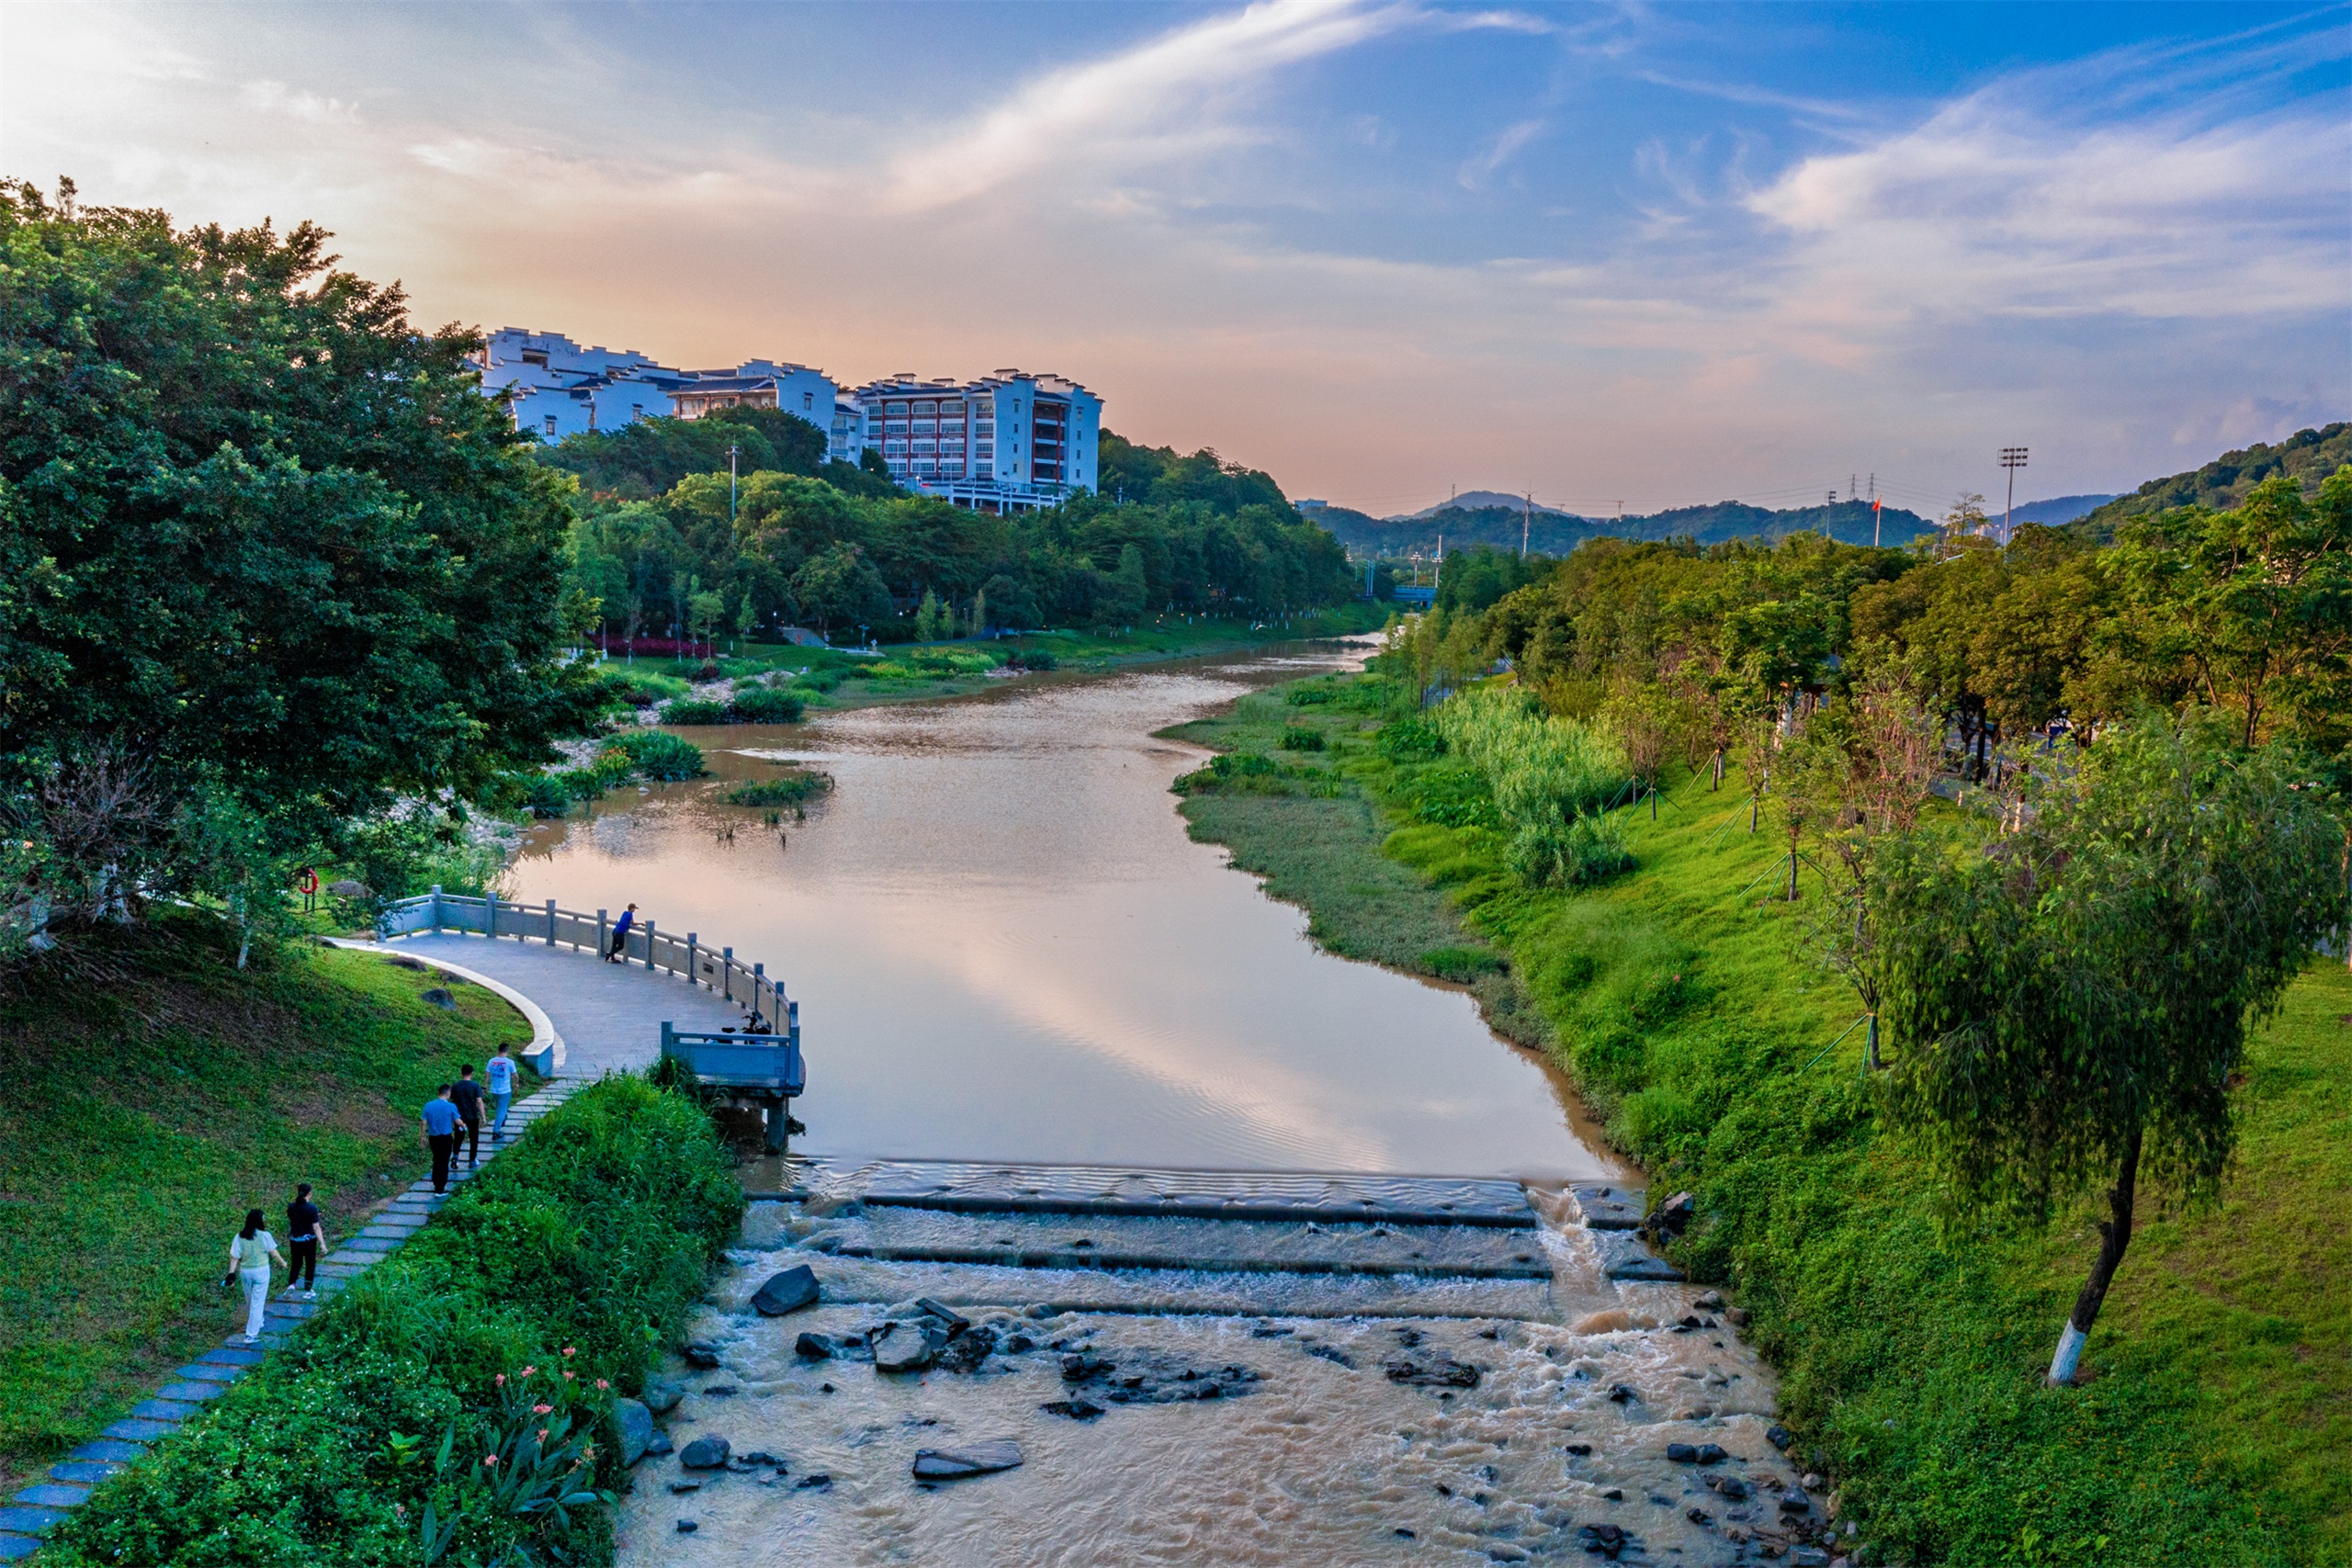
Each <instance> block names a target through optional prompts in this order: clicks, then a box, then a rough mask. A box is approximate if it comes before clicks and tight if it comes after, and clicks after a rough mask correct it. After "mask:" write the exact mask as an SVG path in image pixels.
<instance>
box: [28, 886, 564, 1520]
mask: <svg viewBox="0 0 2352 1568" xmlns="http://www.w3.org/2000/svg"><path fill="white" fill-rule="evenodd" d="M136 940H137V946H136V948H135V950H134V949H130V948H118V949H109V948H106V947H103V946H99V945H96V939H93V942H92V944H91V945H90V946H89V947H87V948H86V949H85V951H84V952H82V953H81V954H80V955H79V965H80V967H79V969H78V970H77V972H75V973H73V974H67V973H63V972H62V971H54V970H44V969H42V968H40V967H39V966H35V967H33V968H30V969H28V970H26V971H23V972H21V973H20V974H19V975H17V976H15V977H13V979H12V985H13V987H14V988H13V989H12V990H11V991H10V992H9V993H8V994H7V995H6V998H0V1217H5V1221H6V1223H5V1224H0V1280H5V1281H6V1283H5V1285H0V1302H5V1303H6V1310H5V1311H0V1485H5V1487H6V1491H8V1492H14V1491H15V1490H16V1489H17V1486H18V1485H20V1484H22V1483H25V1482H27V1481H28V1480H30V1479H33V1478H34V1477H35V1476H36V1475H37V1474H38V1472H40V1470H41V1469H42V1467H44V1466H46V1465H47V1464H49V1463H51V1461H55V1460H56V1459H58V1458H59V1457H60V1456H62V1454H63V1453H64V1452H65V1451H66V1450H69V1449H71V1448H73V1447H74V1445H76V1444H77V1443H81V1442H84V1441H85V1440H87V1439H88V1438H91V1437H93V1436H95V1435H96V1432H97V1431H98V1429H99V1428H100V1427H104V1426H106V1425H107V1423H109V1422H111V1421H113V1420H116V1419H118V1418H119V1417H120V1416H123V1415H124V1414H125V1413H126V1412H127V1411H128V1410H129V1408H130V1405H131V1404H134V1403H136V1402H137V1401H139V1400H141V1399H143V1398H145V1397H147V1395H148V1393H149V1392H150V1391H151V1390H152V1389H153V1386H154V1385H155V1383H156V1382H157V1381H158V1380H159V1379H160V1378H161V1377H162V1376H163V1374H164V1373H165V1372H167V1371H169V1370H170V1369H171V1368H172V1367H174V1366H175V1365H176V1364H178V1363H181V1362H184V1361H188V1360H192V1359H195V1357H196V1356H197V1355H198V1353H199V1352H201V1351H203V1350H205V1349H207V1348H210V1347H211V1346H214V1345H217V1344H218V1343H219V1342H220V1337H221V1336H222V1335H223V1334H225V1333H228V1332H229V1331H230V1330H231V1328H232V1327H233V1326H236V1325H235V1324H233V1323H232V1306H231V1303H230V1302H229V1299H228V1298H227V1297H226V1296H224V1295H223V1294H222V1293H221V1292H220V1290H219V1289H218V1285H219V1282H220V1270H221V1268H222V1266H223V1259H224V1258H225V1257H226V1255H227V1248H228V1240H229V1237H230V1236H231V1235H233V1234H234V1232H235V1230H236V1227H237V1224H238V1223H239V1221H240V1220H242V1219H243V1215H244V1212H245V1210H246V1209H248V1208H251V1207H254V1206H259V1207H260V1208H262V1210H263V1211H264V1213H266V1214H267V1215H269V1216H270V1219H271V1222H272V1225H273V1228H274V1229H277V1230H278V1231H281V1232H282V1231H283V1229H284V1224H283V1221H284V1211H285V1205H286V1203H287V1201H288V1200H289V1199H290V1198H291V1197H292V1195H293V1190H294V1183H295V1182H297V1181H309V1182H311V1183H313V1184H314V1185H315V1186H316V1187H317V1188H318V1196H319V1201H320V1205H321V1207H322V1209H323V1210H324V1211H325V1219H326V1226H327V1234H328V1235H329V1237H330V1238H331V1239H334V1238H340V1237H342V1236H345V1235H348V1234H349V1233H350V1231H351V1229H352V1228H353V1226H354V1224H356V1220H357V1218H358V1216H360V1215H361V1214H363V1213H367V1212H368V1210H370V1209H372V1208H373V1207H374V1206H376V1205H377V1204H379V1203H380V1202H382V1201H385V1200H387V1199H389V1198H390V1197H391V1196H392V1194H394V1193H396V1192H398V1191H400V1190H401V1189H402V1188H403V1187H405V1186H407V1184H408V1183H409V1182H410V1181H412V1180H413V1179H415V1178H416V1177H417V1175H418V1174H420V1172H421V1171H422V1170H423V1168H424V1163H425V1162H424V1150H423V1147H422V1145H421V1144H420V1142H419V1139H418V1136H417V1130H416V1127H417V1123H416V1113H417V1108H418V1107H419V1106H421V1105H422V1104H423V1103H424V1101H425V1100H428V1099H430V1098H432V1095H433V1092H434V1087H435V1085H436V1084H438V1083H440V1082H442V1081H443V1080H445V1079H447V1078H450V1077H455V1076H456V1069H457V1066H458V1063H460V1062H472V1063H475V1064H477V1065H479V1064H481V1062H483V1061H485V1060H486V1059H487V1058H488V1057H489V1055H491V1053H492V1051H493V1050H494V1049H495V1048H496V1046H497V1044H498V1043H499V1042H501V1041H505V1042H506V1043H509V1044H512V1045H515V1046H516V1047H518V1048H519V1047H520V1046H521V1045H522V1044H523V1043H526V1042H527V1040H528V1039H529V1036H530V1031H529V1029H528V1027H527V1026H526V1025H525V1024H524V1023H523V1021H522V1020H521V1018H520V1017H519V1016H518V1015H517V1014H516V1013H515V1010H513V1009H511V1008H509V1007H508V1006H507V1005H506V1004H505V1003H504V1002H503V1001H501V1000H499V999H498V998H495V997H493V996H492V995H490V994H489V993H488V992H487V991H485V990H483V989H482V988H481V987H479V986H469V985H466V984H463V983H458V984H451V983H450V982H448V981H447V980H445V979H443V978H441V977H440V976H438V975H436V974H435V972H434V971H432V970H431V969H429V968H418V969H404V968H400V967H396V966H394V965H392V964H386V963H385V962H383V960H381V959H380V958H378V957H375V956H372V955H368V954H362V953H337V952H333V951H329V950H324V949H320V948H314V947H311V946H308V945H292V944H288V945H286V946H282V947H262V948H258V949H256V950H255V954H254V961H253V964H252V966H251V967H249V968H247V969H246V970H244V971H243V972H242V973H241V972H239V971H237V970H236V969H235V968H233V967H232V964H231V962H230V961H231V959H232V957H233V953H234V943H233V940H232V936H231V934H230V933H229V932H228V931H227V929H226V928H225V927H222V926H220V925H219V924H218V923H217V922H215V921H212V920H210V919H204V918H200V917H187V918H184V919H173V920H167V921H165V922H164V924H163V926H162V927H161V928H160V930H159V931H157V932H156V933H154V935H153V937H152V938H141V939H136ZM94 975H96V976H102V978H99V979H96V980H95V981H94V979H93V976H94ZM436 988H437V989H440V990H443V991H444V992H445V993H446V995H447V998H448V1005H447V1006H446V1007H443V1006H436V1005H435V1004H434V1003H432V1002H430V1001H427V1000H426V999H425V996H426V993H427V992H429V991H433V990H435V989H436ZM523 1077H525V1078H526V1080H527V1081H533V1082H535V1081H536V1080H535V1079H532V1078H531V1077H530V1075H529V1074H527V1073H526V1074H524V1075H523Z"/></svg>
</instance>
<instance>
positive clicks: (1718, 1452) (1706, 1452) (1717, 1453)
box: [1696, 1443, 1731, 1464]
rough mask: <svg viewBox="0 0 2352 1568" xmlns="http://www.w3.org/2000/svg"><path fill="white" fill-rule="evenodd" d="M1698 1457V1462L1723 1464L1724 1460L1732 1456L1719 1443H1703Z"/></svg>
mask: <svg viewBox="0 0 2352 1568" xmlns="http://www.w3.org/2000/svg"><path fill="white" fill-rule="evenodd" d="M1696 1458H1697V1460H1698V1462H1699V1463H1701V1464H1721V1463H1723V1461H1725V1460H1727V1459H1729V1458H1731V1455H1729V1454H1727V1453H1725V1452H1724V1450H1723V1449H1722V1447H1721V1446H1720V1445H1718V1444H1715V1443H1701V1444H1700V1445H1699V1452H1698V1454H1697V1456H1696Z"/></svg>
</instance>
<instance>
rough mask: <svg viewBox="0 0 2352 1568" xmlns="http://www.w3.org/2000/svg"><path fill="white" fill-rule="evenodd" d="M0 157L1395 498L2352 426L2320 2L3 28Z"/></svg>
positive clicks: (427, 275) (363, 260) (1886, 485)
mask: <svg viewBox="0 0 2352 1568" xmlns="http://www.w3.org/2000/svg"><path fill="white" fill-rule="evenodd" d="M0 173H5V174H6V175H7V176H8V177H10V178H16V179H30V180H33V181H35V182H36V183H38V184H40V185H42V186H51V185H52V184H53V183H54V181H55V179H56V178H57V176H59V175H70V176H72V177H73V178H74V181H75V182H76V183H77V185H78V186H79V187H80V191H81V197H82V199H83V200H84V201H85V203H102V204H110V205H124V206H139V207H161V208H164V209H167V210H168V211H170V212H171V213H172V214H173V215H174V216H175V218H176V219H178V220H182V221H184V222H191V223H193V222H198V221H204V222H209V221H220V222H222V223H228V224H244V223H251V222H256V221H259V220H262V219H263V218H265V217H266V218H269V219H272V220H276V221H277V223H278V224H280V225H281V226H283V225H286V224H288V223H291V222H293V221H296V220H304V219H308V220H315V221H317V222H319V223H321V224H322V225H323V226H325V227H327V228H329V229H331V230H333V231H334V233H335V236H336V242H335V248H336V249H337V250H338V251H339V252H340V254H342V255H343V257H344V258H345V265H346V266H348V267H350V268H351V269H353V270H355V271H356V272H358V273H360V274H361V275H362V276H368V277H371V278H375V279H378V280H389V279H394V278H397V279H399V280H401V282H402V283H403V284H404V285H405V287H406V288H407V290H408V293H409V295H410V298H411V300H412V304H413V312H414V315H415V317H416V319H417V320H418V321H420V322H421V323H423V324H425V325H436V326H437V325H439V324H441V323H443V322H446V321H459V322H464V323H468V324H470V325H475V326H481V327H485V328H495V327H500V326H509V325H512V326H524V327H531V328H535V329H537V330H541V331H557V332H563V333H569V334H571V336H573V337H575V338H577V339H580V340H582V342H586V343H596V344H607V345H611V346H615V347H630V348H636V349H639V350H642V351H643V352H645V353H648V354H650V355H653V356H654V357H655V358H657V359H659V360H661V361H662V362H664V363H667V364H672V365H679V366H685V367H711V366H718V365H732V364H735V363H738V362H740V361H741V360H743V359H746V358H751V357H753V356H765V357H770V358H776V359H788V360H796V361H798V362H801V363H804V364H809V365H814V366H818V367H821V368H823V369H825V370H826V371H827V372H829V373H830V374H831V375H832V376H833V377H834V378H836V379H837V380H839V381H841V382H842V383H843V384H845V385H854V384H855V383H857V382H860V381H864V380H867V379H871V378H877V377H880V376H884V375H888V374H891V373H895V372H899V371H916V372H919V373H922V374H925V375H949V376H957V377H966V376H975V375H983V374H987V373H989V372H990V371H993V370H995V369H997V368H999V367H1011V366H1019V367H1023V368H1026V369H1029V370H1033V371H1053V372H1057V373H1059V374H1061V375H1065V376H1068V377H1070V378H1074V379H1076V380H1079V381H1081V382H1083V383H1084V384H1085V385H1086V386H1087V387H1089V388H1090V389H1092V390H1093V391H1095V392H1096V393H1098V394H1099V395H1100V396H1102V397H1103V399H1104V400H1105V403H1106V408H1105V412H1104V423H1105V424H1106V425H1107V426H1108V427H1109V428H1111V429H1113V430H1115V431H1117V432H1119V433H1120V434H1123V435H1126V436H1128V437H1129V438H1131V439H1135V440H1139V441H1145V442H1148V443H1150V444H1152V445H1166V446H1176V447H1178V448H1180V449H1182V450H1188V451H1189V450H1192V449H1194V448H1197V447H1202V446H1209V447H1214V448H1215V449H1216V450H1217V451H1218V452H1219V453H1221V454H1223V455H1224V456H1225V457H1227V458H1228V459H1231V460H1235V461H1238V462H1243V463H1247V464H1249V465H1250V466H1251V467H1255V468H1264V469H1267V470H1268V471H1270V472H1272V474H1273V475H1274V476H1275V477H1276V478H1277V479H1279V480H1280V481H1281V482H1282V483H1283V488H1284V489H1285V490H1286V491H1289V492H1290V493H1291V494H1292V495H1294V496H1312V497H1317V498H1321V499H1327V500H1330V501H1333V502H1338V503H1340V504H1345V505H1350V506H1354V507H1358V508H1360V509H1362V510H1364V511H1368V512H1372V513H1376V514H1383V515H1385V514H1391V513H1399V512H1406V511H1411V510H1414V509H1417V508H1419V507H1422V506H1425V505H1428V504H1430V503H1431V502H1435V501H1440V500H1442V499H1443V498H1444V497H1445V496H1446V495H1447V494H1448V493H1449V492H1450V491H1451V489H1452V488H1453V487H1457V486H1458V487H1459V488H1460V489H1463V490H1471V489H1494V490H1502V491H1511V492H1514V493H1518V492H1524V491H1532V493H1533V494H1534V496H1535V498H1536V499H1537V501H1538V502H1548V503H1550V504H1554V505H1558V506H1563V507H1566V508H1569V509H1572V510H1577V511H1582V512H1587V513H1597V514H1605V513H1608V512H1609V511H1610V510H1611V508H1613V507H1616V506H1619V505H1621V504H1622V505H1623V509H1624V510H1625V511H1627V512H1648V511H1654V510H1657V509H1658V508H1661V507H1665V506H1672V505H1686V504H1695V503H1701V502H1712V501H1719V500H1726V499H1740V500H1746V501H1749V502H1757V503H1759V504H1764V505H1774V506H1793V505H1799V504H1804V503H1808V502H1818V501H1819V500H1820V499H1821V498H1822V496H1823V495H1824V494H1825V493H1826V491H1828V490H1830V489H1831V488H1833V487H1834V488H1835V489H1837V490H1838V491H1839V492H1840V493H1841V494H1842V493H1843V492H1844V491H1846V490H1847V488H1848V486H1849V480H1858V481H1859V482H1860V485H1861V486H1862V488H1863V489H1864V490H1865V491H1867V489H1868V487H1869V486H1870V484H1871V481H1872V479H1873V477H1874V478H1875V483H1876V486H1877V489H1878V491H1880V492H1882V493H1884V494H1886V495H1887V496H1888V497H1889V498H1890V500H1892V501H1894V502H1899V503H1902V504H1905V505H1909V506H1913V507H1915V508H1916V509H1917V510H1920V511H1923V512H1930V513H1933V512H1939V511H1940V510H1941V509H1942V508H1943V507H1944V506H1946V505H1948V504H1949V503H1950V502H1951V499H1952V497H1953V496H1954V495H1955V494H1956V493H1957V492H1959V491H1981V492H1984V493H1986V494H1988V495H1991V496H1992V497H1993V498H1994V500H1995V502H1996V503H1997V502H1999V500H2000V499H2001V497H2002V494H2003V492H2002V489H2001V485H2002V479H2003V475H2002V473H2001V471H2000V469H1999V468H1997V466H1996V454H1997V452H1998V450H1999V448H2001V447H2003V446H2027V447H2028V448H2029V449H2030V466H2029V468H2027V469H2026V470H2025V472H2024V473H2023V474H2022V475H2020V476H2019V483H2018V500H2019V501H2025V500H2029V499H2036V498H2041V497H2045V496H2052V495H2062V494H2072V493H2076V492H2081V491H2121V490H2128V489H2130V488H2131V487H2132V486H2134V485H2136V484H2138V483H2139V482H2140V481H2142V480H2143V479H2149V478H2153V477H2154V476H2156V475H2159V474H2165V473H2170V472H2175V471H2177V470H2179V469H2182V468H2193V467H2195V466H2196V465H2198V464H2199V463H2201V462H2204V461H2207V460H2209V459H2211V457H2214V456H2216V455H2218V454H2219V453H2220V452H2222V450H2224V449H2225V448H2229V447H2233V446H2244V445H2245V444H2247V443H2249V442H2253V441H2265V440H2274V439H2277V438H2278V437H2279V436H2282V435H2285V434H2291V433H2292V432H2293V431H2295V430H2297V429H2301V428H2302V427H2304V426H2307V425H2312V424H2317V423H2325V422H2327V421H2330V420H2336V419H2344V418H2347V417H2352V9H2347V8H2346V7H2345V6H2334V7H2313V6H2263V5H2251V4H2240V5H2222V6H2190V5H2182V6H2169V5H2158V4H2122V3H2109V4H2097V5H2083V6H2074V5H2064V4H2048V3H2042V4H2031V5H1997V6H1973V5H1961V4H1936V5H1927V4H1921V5H1908V6H1810V5H1793V4H1788V5H1784V4H1760V3H1759V4H1745V5H1731V6H1720V5H1648V4H1634V5H1609V6H1523V5H1515V4H1511V3H1510V0H1467V3H1465V4H1460V5H1448V4H1438V3H1433V0H1261V3H1259V4H1255V5H1248V6H1233V5H1226V4H1208V5H1195V6H1159V5H1142V4H1135V5H1113V4H1078V3H1068V0H1065V3H1057V4H1023V5H1016V4H980V3H972V4H959V5H912V4H888V3H880V0H876V3H869V4H863V5H855V6H833V5H813V4H804V5H760V4H734V5H722V6H689V5H634V6H632V5H619V4H597V5H575V6H536V5H516V6H493V5H480V4H448V3H443V4H431V5H371V4H348V3H346V4H331V5H306V6H229V5H210V4H179V5H173V6H109V5H102V4H74V5H46V4H39V3H28V0H7V3H6V4H0Z"/></svg>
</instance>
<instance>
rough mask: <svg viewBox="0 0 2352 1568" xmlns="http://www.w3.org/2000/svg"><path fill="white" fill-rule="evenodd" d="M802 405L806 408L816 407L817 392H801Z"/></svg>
mask: <svg viewBox="0 0 2352 1568" xmlns="http://www.w3.org/2000/svg"><path fill="white" fill-rule="evenodd" d="M800 406H801V407H802V408H804V409H813V408H815V407H816V406H817V394H816V393H814V392H803V393H801V394H800Z"/></svg>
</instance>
